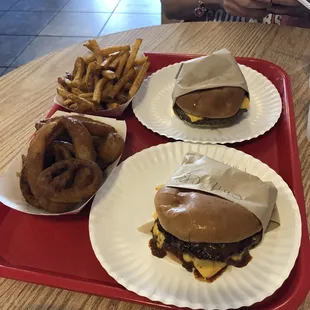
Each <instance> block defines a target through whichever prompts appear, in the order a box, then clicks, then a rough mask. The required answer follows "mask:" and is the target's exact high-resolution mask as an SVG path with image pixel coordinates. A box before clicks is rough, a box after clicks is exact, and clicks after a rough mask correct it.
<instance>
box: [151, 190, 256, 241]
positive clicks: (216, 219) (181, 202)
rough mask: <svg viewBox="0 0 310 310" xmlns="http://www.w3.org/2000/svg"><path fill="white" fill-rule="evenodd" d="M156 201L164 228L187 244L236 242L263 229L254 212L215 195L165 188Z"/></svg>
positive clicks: (156, 196) (160, 191) (159, 218)
mask: <svg viewBox="0 0 310 310" xmlns="http://www.w3.org/2000/svg"><path fill="white" fill-rule="evenodd" d="M154 202H155V208H156V212H157V215H158V220H159V222H160V224H161V226H162V227H163V229H165V230H166V231H167V232H168V233H170V234H171V235H173V236H175V237H177V238H178V239H180V240H182V241H185V242H197V243H233V242H239V241H241V240H244V239H247V238H249V237H251V236H253V235H255V234H257V233H258V232H260V231H261V230H262V224H261V222H260V221H259V219H258V218H257V217H256V216H255V215H254V214H253V213H252V212H250V211H249V210H247V209H246V208H244V207H243V206H241V205H239V204H237V203H233V202H231V201H228V200H226V199H223V198H220V197H217V196H214V195H210V194H206V193H201V192H194V191H189V190H180V189H176V188H170V187H163V188H161V189H160V190H159V191H158V192H157V193H156V195H155V199H154Z"/></svg>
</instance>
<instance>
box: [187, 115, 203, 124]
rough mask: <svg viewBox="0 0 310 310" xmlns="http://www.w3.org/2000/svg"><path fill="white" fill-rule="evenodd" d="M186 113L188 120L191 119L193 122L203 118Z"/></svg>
mask: <svg viewBox="0 0 310 310" xmlns="http://www.w3.org/2000/svg"><path fill="white" fill-rule="evenodd" d="M186 115H187V116H188V117H189V118H190V120H191V121H192V122H193V123H195V122H198V121H201V120H202V119H203V117H200V116H196V115H193V114H189V113H186Z"/></svg>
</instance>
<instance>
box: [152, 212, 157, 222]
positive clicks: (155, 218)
mask: <svg viewBox="0 0 310 310" xmlns="http://www.w3.org/2000/svg"><path fill="white" fill-rule="evenodd" d="M152 216H153V219H154V220H157V218H158V215H157V213H156V211H155V212H154V213H153V215H152Z"/></svg>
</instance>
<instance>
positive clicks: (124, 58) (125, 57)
mask: <svg viewBox="0 0 310 310" xmlns="http://www.w3.org/2000/svg"><path fill="white" fill-rule="evenodd" d="M128 57H129V54H128V53H124V54H123V55H122V56H121V58H120V60H119V64H118V66H117V69H116V71H115V75H116V77H117V79H119V78H120V77H121V75H122V73H123V70H124V67H125V65H126V62H127V60H128Z"/></svg>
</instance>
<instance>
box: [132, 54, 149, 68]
mask: <svg viewBox="0 0 310 310" xmlns="http://www.w3.org/2000/svg"><path fill="white" fill-rule="evenodd" d="M147 60H148V57H147V56H145V57H141V58H137V59H136V60H135V62H134V67H140V66H142V65H143V64H144V63H146V62H147Z"/></svg>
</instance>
